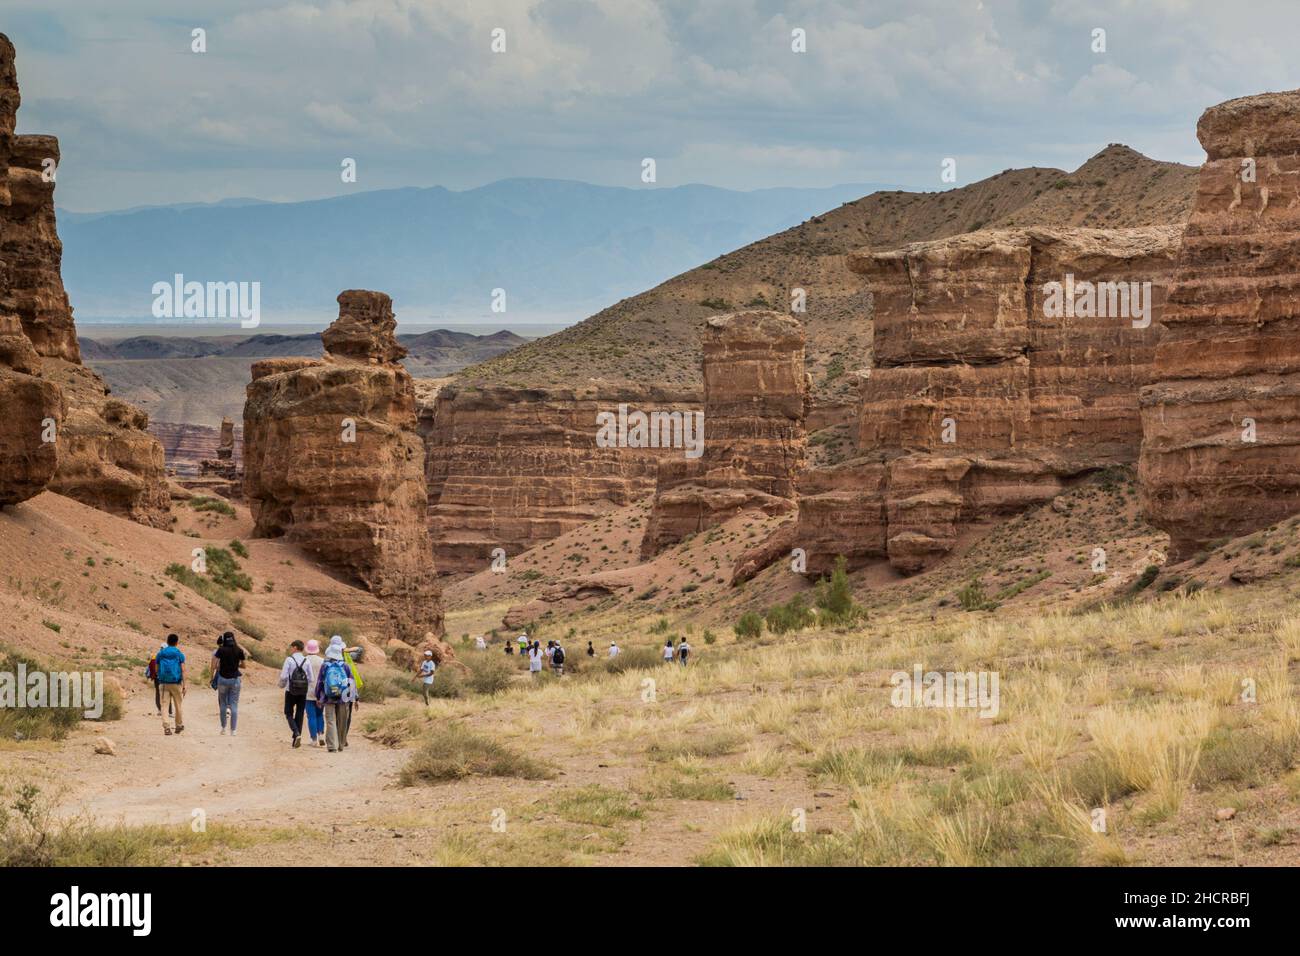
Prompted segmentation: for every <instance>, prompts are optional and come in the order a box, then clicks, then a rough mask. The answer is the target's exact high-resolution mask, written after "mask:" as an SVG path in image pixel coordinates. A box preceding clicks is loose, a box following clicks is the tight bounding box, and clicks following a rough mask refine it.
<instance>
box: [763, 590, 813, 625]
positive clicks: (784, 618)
mask: <svg viewBox="0 0 1300 956" xmlns="http://www.w3.org/2000/svg"><path fill="white" fill-rule="evenodd" d="M816 619H817V618H816V615H814V614H813V612H812V610H811V608H809V607H808V604H807V602H806V601H804V598H803V595H802V594H796V595H795V596H794V597H792V598H791V599H790V600H789V601H788V602H786V603H785V604H776V605H773V606H772V607H770V608H768V609H767V613H766V614H765V615H764V621H765V623H766V624H767V629H768V630H769V631H771V632H772V633H773V634H788V633H790V632H791V631H801V630H803V629H804V628H806V627H811V626H812V624H813V623H814V622H815V621H816Z"/></svg>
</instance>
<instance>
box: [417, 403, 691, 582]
mask: <svg viewBox="0 0 1300 956" xmlns="http://www.w3.org/2000/svg"><path fill="white" fill-rule="evenodd" d="M620 406H621V407H623V409H624V413H625V415H627V414H631V413H632V412H635V411H638V410H639V411H655V410H657V411H661V412H667V413H672V412H679V413H682V414H688V413H692V412H697V411H699V410H700V396H699V395H698V394H697V393H687V392H675V391H671V390H663V389H651V390H645V389H636V388H626V387H617V386H609V385H604V384H602V383H599V382H594V383H590V384H588V385H584V386H579V387H573V388H537V389H532V388H518V387H511V386H493V387H482V388H478V387H470V386H464V385H456V384H452V385H446V386H444V387H443V388H442V389H441V390H440V391H438V392H437V394H436V396H433V397H432V407H431V409H429V410H427V411H426V412H425V414H424V415H422V419H421V429H422V432H423V434H424V435H425V441H426V445H427V460H426V469H425V472H426V478H427V481H428V486H429V527H430V531H431V533H432V537H433V542H434V545H433V547H434V557H435V562H436V564H437V566H438V569H439V571H440V572H477V571H482V570H484V569H485V568H487V567H489V566H490V565H491V563H492V561H493V560H494V556H497V555H502V554H503V555H504V556H505V558H506V561H507V567H508V562H509V558H510V557H512V556H514V555H517V554H521V553H522V552H524V551H527V550H528V549H530V548H533V547H536V546H537V545H539V544H542V543H544V542H546V541H550V540H551V539H553V538H557V537H559V536H560V535H562V534H565V533H566V532H569V531H572V530H573V529H575V528H577V527H578V526H580V525H582V524H585V523H586V522H588V521H590V520H592V519H593V518H596V517H598V516H600V515H602V514H607V513H609V512H611V511H614V510H617V509H619V508H623V507H626V506H627V505H630V504H632V503H633V502H635V501H637V500H638V499H640V498H644V497H646V496H648V495H650V494H652V493H653V492H654V489H655V477H656V474H657V470H658V465H659V461H660V460H661V459H666V458H669V457H680V456H681V454H682V450H681V449H674V448H671V447H670V448H663V447H636V446H633V445H631V444H629V443H628V442H627V441H624V442H623V443H622V444H619V442H618V441H617V436H615V441H614V443H613V444H612V445H606V444H604V443H603V442H602V441H600V440H599V439H600V437H601V426H600V422H601V420H602V419H601V417H600V416H602V415H614V416H615V417H616V418H617V416H618V415H619V409H620ZM498 549H499V550H498Z"/></svg>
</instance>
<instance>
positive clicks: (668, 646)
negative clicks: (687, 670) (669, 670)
mask: <svg viewBox="0 0 1300 956" xmlns="http://www.w3.org/2000/svg"><path fill="white" fill-rule="evenodd" d="M672 662H673V639H672V638H671V637H670V638H668V640H666V641H664V663H665V664H671V663H672Z"/></svg>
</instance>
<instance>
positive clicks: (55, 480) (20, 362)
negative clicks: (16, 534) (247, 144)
mask: <svg viewBox="0 0 1300 956" xmlns="http://www.w3.org/2000/svg"><path fill="white" fill-rule="evenodd" d="M18 103H19V96H18V87H17V80H16V73H15V68H14V50H13V46H12V45H11V44H10V43H9V40H8V39H7V38H5V37H3V36H0V182H2V183H3V185H2V186H0V263H3V265H0V340H2V341H3V343H4V344H3V345H0V363H2V367H0V398H2V399H3V405H2V406H0V407H3V408H4V410H5V415H4V421H2V422H0V433H4V438H5V441H4V442H3V443H2V444H0V449H2V450H0V502H4V503H13V502H15V501H21V500H23V499H24V498H28V497H31V496H32V495H33V494H36V493H39V492H40V491H41V490H44V489H47V488H48V489H49V490H51V491H56V492H58V493H60V494H64V495H67V496H69V497H71V498H76V499H77V500H79V501H82V502H84V503H86V504H88V505H91V506H93V507H96V508H100V509H102V510H104V511H109V512H111V513H114V514H119V515H122V516H124V517H129V518H132V519H134V520H137V521H140V522H142V523H145V524H149V525H153V526H155V527H166V526H168V525H169V524H170V515H169V507H170V499H169V495H168V492H167V486H166V480H165V474H164V464H163V454H162V448H161V446H159V444H158V443H157V442H156V441H155V440H154V439H153V438H152V437H151V436H150V435H149V434H148V433H147V431H145V428H146V427H147V425H148V418H147V416H145V415H144V413H143V412H141V411H139V409H136V408H134V407H133V406H131V405H128V404H126V403H125V402H121V401H118V400H117V399H113V398H110V397H109V394H108V389H107V387H106V386H105V385H104V383H103V381H102V380H101V379H100V378H99V376H97V375H95V373H94V372H92V371H91V370H90V369H88V368H86V367H84V366H83V365H82V364H81V352H80V349H79V347H78V345H77V334H76V328H75V326H74V324H73V319H72V308H71V306H70V305H69V303H68V296H67V293H66V292H65V291H64V288H63V280H62V278H61V276H60V267H61V263H62V259H63V246H62V243H61V242H60V241H59V236H58V231H57V229H56V226H55V214H54V182H55V178H56V176H57V168H58V161H59V144H58V141H57V140H56V139H55V138H54V137H52V136H16V135H14V133H13V130H14V121H15V114H16V111H17V108H18ZM20 338H21V339H23V340H25V341H26V343H27V344H26V345H23V344H22V343H20V342H19V341H18V340H19V339H20ZM51 425H52V426H53V427H50V426H51Z"/></svg>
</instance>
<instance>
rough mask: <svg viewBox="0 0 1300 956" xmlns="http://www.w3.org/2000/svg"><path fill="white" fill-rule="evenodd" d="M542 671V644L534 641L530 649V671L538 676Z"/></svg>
mask: <svg viewBox="0 0 1300 956" xmlns="http://www.w3.org/2000/svg"><path fill="white" fill-rule="evenodd" d="M541 672H542V645H541V644H540V643H538V642H537V641H533V646H532V647H530V648H529V649H528V673H530V674H532V675H534V676H536V675H538V674H540V673H541Z"/></svg>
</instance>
